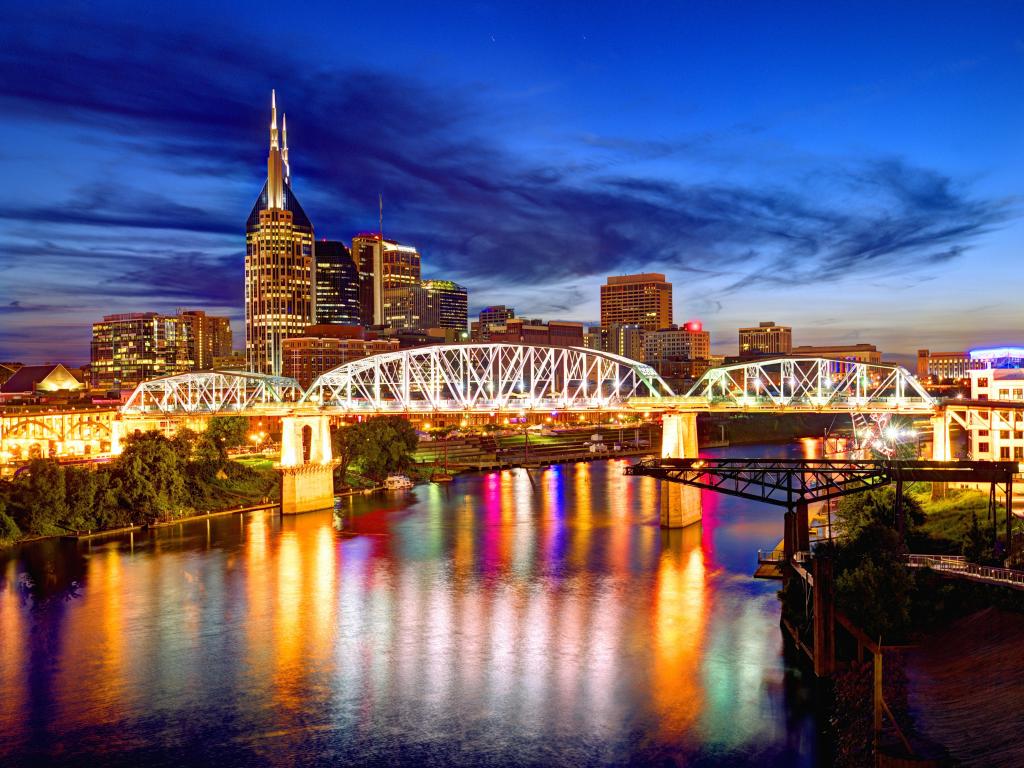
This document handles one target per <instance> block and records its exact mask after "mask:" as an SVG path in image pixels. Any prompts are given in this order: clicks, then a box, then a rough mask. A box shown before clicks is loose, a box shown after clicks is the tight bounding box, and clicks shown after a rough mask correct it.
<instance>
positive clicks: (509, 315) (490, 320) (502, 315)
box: [469, 304, 516, 341]
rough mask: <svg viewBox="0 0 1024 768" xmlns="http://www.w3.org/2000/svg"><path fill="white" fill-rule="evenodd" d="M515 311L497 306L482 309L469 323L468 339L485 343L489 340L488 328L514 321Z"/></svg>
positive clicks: (501, 305)
mask: <svg viewBox="0 0 1024 768" xmlns="http://www.w3.org/2000/svg"><path fill="white" fill-rule="evenodd" d="M515 316H516V311H515V310H514V309H513V308H512V307H506V306H505V305H504V304H498V305H495V306H493V307H484V308H483V309H481V310H480V314H479V315H477V319H476V320H474V321H473V322H472V323H470V327H469V330H470V334H469V335H470V338H471V339H473V341H487V340H488V339H490V327H491V326H492V325H504V324H505V323H507V322H508V321H509V320H512V319H514V318H515Z"/></svg>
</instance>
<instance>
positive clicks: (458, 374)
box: [302, 343, 672, 413]
mask: <svg viewBox="0 0 1024 768" xmlns="http://www.w3.org/2000/svg"><path fill="white" fill-rule="evenodd" d="M671 395H672V390H671V389H670V388H669V386H668V385H667V384H666V383H665V382H664V380H663V379H662V378H661V377H660V376H659V375H658V374H657V372H655V370H654V369H653V368H651V367H650V366H647V365H644V364H643V363H639V362H637V361H635V360H630V359H629V358H626V357H621V356H619V355H613V354H610V353H608V352H600V351H596V350H592V349H584V348H582V347H542V346H528V345H522V344H501V343H493V344H450V345H436V346H429V347H416V348H413V349H407V350H402V351H400V352H386V353H383V354H379V355H373V356H372V357H367V358H364V359H362V360H356V361H354V362H350V363H346V364H344V365H342V366H339V367H338V368H335V369H334V370H332V371H329V372H328V373H325V374H324V375H322V376H320V377H319V378H318V379H317V380H316V381H314V382H313V384H312V386H311V387H310V388H309V389H308V390H307V391H306V393H305V395H304V396H303V398H302V403H303V404H306V405H315V406H318V407H321V408H330V409H337V410H341V411H346V412H372V413H388V412H409V411H411V412H423V411H450V412H459V411H507V410H523V411H550V410H585V409H609V408H624V407H627V406H628V403H629V402H630V400H631V399H633V398H635V397H637V396H642V397H643V398H644V399H645V400H650V401H655V402H656V401H658V400H660V399H662V398H665V397H669V396H671Z"/></svg>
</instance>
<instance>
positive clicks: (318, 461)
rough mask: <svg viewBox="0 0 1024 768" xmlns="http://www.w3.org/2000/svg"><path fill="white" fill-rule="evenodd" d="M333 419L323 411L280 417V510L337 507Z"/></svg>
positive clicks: (290, 511)
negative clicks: (321, 412)
mask: <svg viewBox="0 0 1024 768" xmlns="http://www.w3.org/2000/svg"><path fill="white" fill-rule="evenodd" d="M336 464H337V462H336V461H334V458H333V455H332V452H331V425H330V419H329V418H328V417H327V416H325V415H321V414H317V415H311V416H285V417H283V418H282V419H281V462H280V464H278V469H279V470H280V472H281V513H282V514H285V515H294V514H298V513H300V512H311V511H313V510H318V509H331V508H333V507H334V467H335V466H336Z"/></svg>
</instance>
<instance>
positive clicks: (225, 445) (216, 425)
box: [202, 416, 249, 461]
mask: <svg viewBox="0 0 1024 768" xmlns="http://www.w3.org/2000/svg"><path fill="white" fill-rule="evenodd" d="M202 437H203V439H204V441H205V442H207V443H208V444H209V445H210V447H211V448H212V449H213V450H214V451H216V453H217V454H218V455H219V456H220V458H221V461H224V460H226V459H227V455H228V450H229V449H231V448H238V447H239V446H242V445H245V443H246V440H248V439H249V420H248V419H247V418H246V417H245V416H214V417H213V418H211V419H210V422H209V424H207V425H206V431H205V432H203V433H202Z"/></svg>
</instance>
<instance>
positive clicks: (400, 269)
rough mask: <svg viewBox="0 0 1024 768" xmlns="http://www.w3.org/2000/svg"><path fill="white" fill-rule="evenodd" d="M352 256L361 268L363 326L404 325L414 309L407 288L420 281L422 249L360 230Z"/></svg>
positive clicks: (360, 285)
mask: <svg viewBox="0 0 1024 768" xmlns="http://www.w3.org/2000/svg"><path fill="white" fill-rule="evenodd" d="M381 243H383V246H384V247H383V248H381ZM352 258H353V260H354V261H355V263H356V267H357V268H358V269H359V303H360V308H361V316H362V321H363V325H377V326H386V327H389V328H404V327H405V323H406V321H407V318H408V317H409V314H410V312H411V310H412V305H411V303H410V302H411V296H410V293H409V291H408V289H409V288H412V287H414V286H416V285H419V282H420V253H419V251H418V250H417V249H416V248H414V247H413V246H411V245H401V244H400V243H398V242H396V241H395V240H387V239H384V240H381V236H380V234H379V233H377V232H361V233H360V234H358V235H356V236H355V237H353V238H352Z"/></svg>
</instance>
